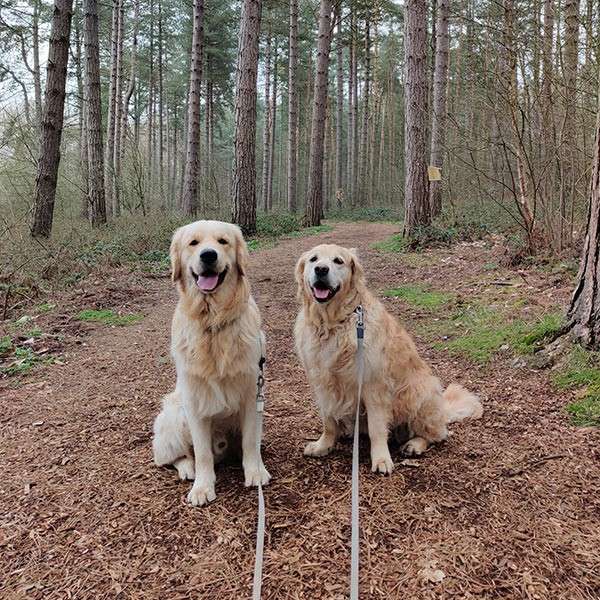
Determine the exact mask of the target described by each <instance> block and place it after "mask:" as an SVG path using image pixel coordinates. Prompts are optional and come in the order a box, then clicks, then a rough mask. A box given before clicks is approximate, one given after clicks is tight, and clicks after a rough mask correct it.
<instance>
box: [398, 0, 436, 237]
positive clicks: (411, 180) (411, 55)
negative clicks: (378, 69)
mask: <svg viewBox="0 0 600 600" xmlns="http://www.w3.org/2000/svg"><path fill="white" fill-rule="evenodd" d="M404 19H405V21H404V56H405V77H404V81H405V93H404V113H405V125H404V136H405V139H404V148H405V157H406V158H405V160H406V167H405V170H406V177H405V184H404V235H405V236H407V237H409V236H411V235H413V233H414V232H415V229H416V228H418V227H420V226H423V225H429V224H430V223H431V211H430V209H429V193H428V192H429V190H428V185H427V184H428V182H427V163H426V144H427V118H426V116H427V3H426V2H423V1H422V0H407V1H406V8H405V16H404Z"/></svg>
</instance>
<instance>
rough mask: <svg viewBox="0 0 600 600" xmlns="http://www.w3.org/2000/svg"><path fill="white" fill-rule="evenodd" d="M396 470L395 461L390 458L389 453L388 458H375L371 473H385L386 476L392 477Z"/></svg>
mask: <svg viewBox="0 0 600 600" xmlns="http://www.w3.org/2000/svg"><path fill="white" fill-rule="evenodd" d="M393 470H394V461H393V460H392V457H391V456H390V454H389V452H388V454H387V456H373V458H372V462H371V471H373V473H383V474H384V475H391V473H392V471H393Z"/></svg>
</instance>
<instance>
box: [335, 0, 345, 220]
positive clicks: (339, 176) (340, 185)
mask: <svg viewBox="0 0 600 600" xmlns="http://www.w3.org/2000/svg"><path fill="white" fill-rule="evenodd" d="M336 17H337V34H336V49H335V51H336V62H337V64H336V92H337V101H336V119H335V198H336V205H337V208H342V204H343V200H344V168H343V167H344V165H343V160H344V149H343V147H342V146H343V142H344V133H343V129H344V124H343V119H344V42H343V39H342V4H341V2H340V3H339V4H338V5H337V15H336Z"/></svg>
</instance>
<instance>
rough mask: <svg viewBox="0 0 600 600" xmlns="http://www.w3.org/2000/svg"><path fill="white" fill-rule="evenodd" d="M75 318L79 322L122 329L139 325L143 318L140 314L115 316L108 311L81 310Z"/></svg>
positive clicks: (112, 312)
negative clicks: (126, 326)
mask: <svg viewBox="0 0 600 600" xmlns="http://www.w3.org/2000/svg"><path fill="white" fill-rule="evenodd" d="M77 318H78V319H79V320H80V321H89V322H92V323H103V324H104V325H116V326H119V327H123V326H125V325H133V324H135V323H139V321H141V320H142V319H143V318H144V316H143V315H140V314H131V315H117V314H116V313H115V312H114V311H112V310H110V309H103V310H91V309H89V310H82V311H81V312H80V313H79V314H78V315H77Z"/></svg>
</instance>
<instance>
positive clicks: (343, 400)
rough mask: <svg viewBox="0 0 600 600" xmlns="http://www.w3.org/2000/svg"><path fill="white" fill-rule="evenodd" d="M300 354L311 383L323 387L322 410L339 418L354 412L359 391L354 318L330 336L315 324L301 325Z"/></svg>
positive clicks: (319, 401)
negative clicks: (323, 333) (319, 329)
mask: <svg viewBox="0 0 600 600" xmlns="http://www.w3.org/2000/svg"><path fill="white" fill-rule="evenodd" d="M297 331H298V332H301V333H300V335H299V336H298V338H297V344H298V353H299V355H300V357H301V359H302V362H303V363H304V366H305V368H306V372H307V374H308V377H309V380H310V383H311V386H312V387H313V389H314V390H319V393H318V394H316V396H317V397H316V401H317V403H318V404H319V407H320V408H321V410H322V411H323V412H324V413H325V414H328V415H331V416H333V417H334V418H336V419H342V418H343V417H345V416H347V415H349V414H351V413H352V412H353V410H354V406H355V403H356V394H357V391H358V390H357V385H356V382H357V368H356V366H357V365H356V348H357V342H356V326H355V323H354V322H353V321H352V320H351V321H349V322H347V323H343V324H340V325H339V326H338V327H337V328H336V329H335V330H333V331H331V332H330V333H329V335H326V336H324V335H319V334H320V332H319V331H318V330H317V329H315V328H314V327H310V326H309V327H299V328H298V329H297Z"/></svg>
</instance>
